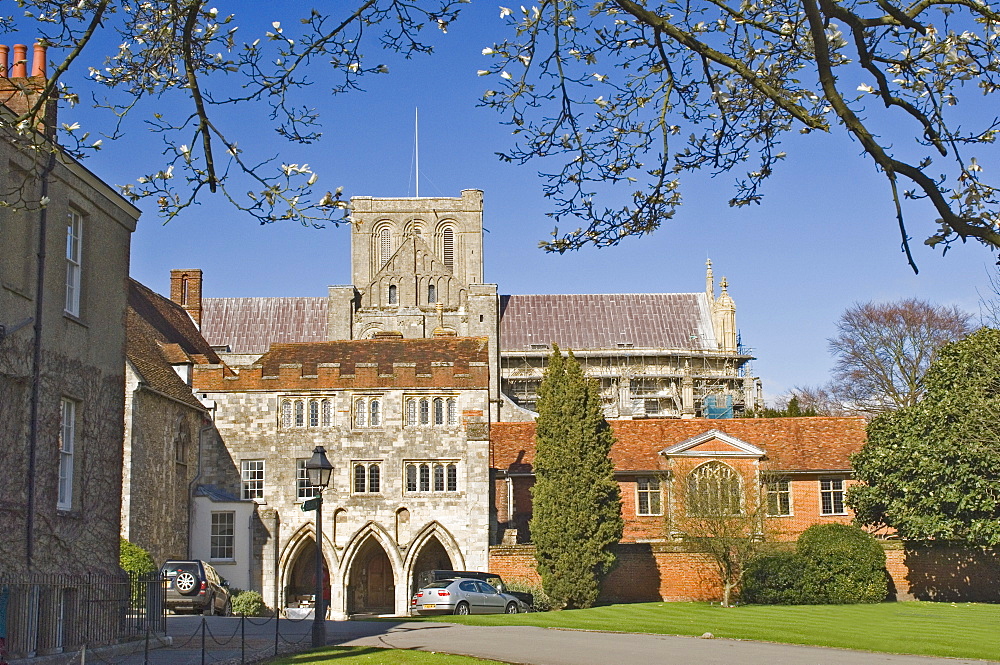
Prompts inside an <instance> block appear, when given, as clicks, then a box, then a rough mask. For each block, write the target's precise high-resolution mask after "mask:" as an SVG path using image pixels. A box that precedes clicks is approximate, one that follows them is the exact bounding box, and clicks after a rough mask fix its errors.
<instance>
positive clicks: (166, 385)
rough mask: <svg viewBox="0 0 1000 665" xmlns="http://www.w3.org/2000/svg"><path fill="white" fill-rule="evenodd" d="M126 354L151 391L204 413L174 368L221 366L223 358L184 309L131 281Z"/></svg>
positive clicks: (127, 315)
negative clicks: (206, 364) (220, 359)
mask: <svg viewBox="0 0 1000 665" xmlns="http://www.w3.org/2000/svg"><path fill="white" fill-rule="evenodd" d="M125 334H126V347H125V352H126V356H127V357H128V360H129V362H130V363H131V365H132V367H133V368H135V371H136V372H138V373H139V375H140V377H141V378H142V380H143V382H145V383H146V385H148V386H149V387H150V388H152V389H154V390H156V391H158V392H161V393H163V394H165V395H168V396H170V397H173V398H174V399H177V400H179V401H181V402H183V403H185V404H188V405H190V406H192V407H194V408H197V409H202V410H203V409H204V407H203V406H202V404H201V402H199V401H198V400H197V399H196V398H195V397H194V395H192V394H191V388H190V386H188V385H187V384H186V383H184V381H183V380H182V379H181V378H180V376H178V375H177V372H175V371H174V368H173V367H172V365H173V364H183V363H191V364H195V363H218V362H220V361H219V356H218V355H216V353H215V351H213V350H212V347H211V346H209V344H208V342H206V341H205V339H204V338H203V337H202V336H201V334H200V333H199V332H198V329H197V328H196V327H195V325H194V322H193V321H191V317H189V316H188V315H187V312H185V311H184V310H183V309H182V308H181V307H180V306H178V305H177V304H175V303H173V302H171V301H170V300H168V299H167V298H164V297H163V296H161V295H159V294H157V293H154V292H153V291H151V290H150V289H148V288H146V287H145V286H143V285H142V284H140V283H139V282H137V281H135V280H129V292H128V312H127V314H126V319H125Z"/></svg>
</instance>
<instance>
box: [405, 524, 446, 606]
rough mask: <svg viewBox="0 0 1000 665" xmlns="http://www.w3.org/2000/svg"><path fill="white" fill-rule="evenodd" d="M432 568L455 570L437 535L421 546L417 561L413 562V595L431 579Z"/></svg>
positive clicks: (411, 592)
mask: <svg viewBox="0 0 1000 665" xmlns="http://www.w3.org/2000/svg"><path fill="white" fill-rule="evenodd" d="M432 570H455V567H454V564H452V562H451V557H449V556H448V552H447V551H446V550H445V549H444V545H442V544H441V541H440V540H438V539H437V538H436V537H435V536H431V537H430V538H428V539H427V542H425V543H424V544H423V546H422V547H421V548H420V554H418V555H417V559H416V561H414V562H413V577H412V578H411V579H410V595H411V596H412V595H413V593H414V592H415V591H416V590H417V589H419V588H420V587H422V586H423V585H425V584H427V582H429V581H430V579H429V575H428V573H429V572H430V571H432Z"/></svg>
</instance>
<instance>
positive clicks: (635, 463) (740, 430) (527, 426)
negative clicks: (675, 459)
mask: <svg viewBox="0 0 1000 665" xmlns="http://www.w3.org/2000/svg"><path fill="white" fill-rule="evenodd" d="M610 423H611V429H612V430H613V431H614V433H615V438H616V439H617V441H616V442H615V445H614V448H612V450H611V458H612V459H613V460H614V463H615V470H616V471H619V472H621V471H655V470H658V469H663V468H664V459H663V457H662V456H661V454H660V453H661V451H663V450H664V449H666V448H669V447H671V446H676V445H677V444H681V443H684V442H686V441H688V440H690V439H693V438H695V437H698V436H699V435H703V434H705V433H707V432H709V431H711V430H718V431H719V432H722V433H724V434H726V435H728V436H730V437H734V438H736V439H739V440H741V441H743V442H746V443H748V444H750V445H752V446H755V447H757V448H760V449H762V450H764V451H765V460H766V463H767V466H766V468H767V469H768V470H771V471H785V472H789V473H795V472H799V473H801V472H829V471H848V470H850V469H851V461H850V455H851V454H852V453H856V452H858V451H859V450H860V449H861V446H863V445H864V443H865V424H866V423H865V419H864V418H859V417H850V418H841V417H837V418H834V417H816V416H814V417H808V418H734V419H730V420H725V419H720V420H710V419H705V418H698V419H691V420H670V419H653V420H613V421H610ZM490 449H491V461H490V466H491V467H493V468H495V469H500V470H503V471H507V472H509V473H530V472H531V464H532V462H533V461H534V458H535V423H492V424H491V425H490Z"/></svg>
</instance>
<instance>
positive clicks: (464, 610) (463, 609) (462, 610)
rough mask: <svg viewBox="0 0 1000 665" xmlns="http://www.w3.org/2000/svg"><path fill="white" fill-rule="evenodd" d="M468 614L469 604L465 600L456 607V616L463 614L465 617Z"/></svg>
mask: <svg viewBox="0 0 1000 665" xmlns="http://www.w3.org/2000/svg"><path fill="white" fill-rule="evenodd" d="M468 613H469V604H468V603H467V602H465V601H464V600H463V601H462V602H460V603H459V604H458V605H456V606H455V614H463V615H464V614H468Z"/></svg>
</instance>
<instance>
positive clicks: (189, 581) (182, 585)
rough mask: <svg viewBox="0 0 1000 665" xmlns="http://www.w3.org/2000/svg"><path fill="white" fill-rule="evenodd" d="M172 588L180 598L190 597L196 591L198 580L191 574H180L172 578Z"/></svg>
mask: <svg viewBox="0 0 1000 665" xmlns="http://www.w3.org/2000/svg"><path fill="white" fill-rule="evenodd" d="M174 588H175V589H177V593H179V594H181V595H182V596H190V595H191V594H193V593H194V592H195V591H197V590H198V580H197V579H196V578H195V576H194V574H193V573H189V572H187V571H184V572H180V573H178V574H177V577H175V578H174Z"/></svg>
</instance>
